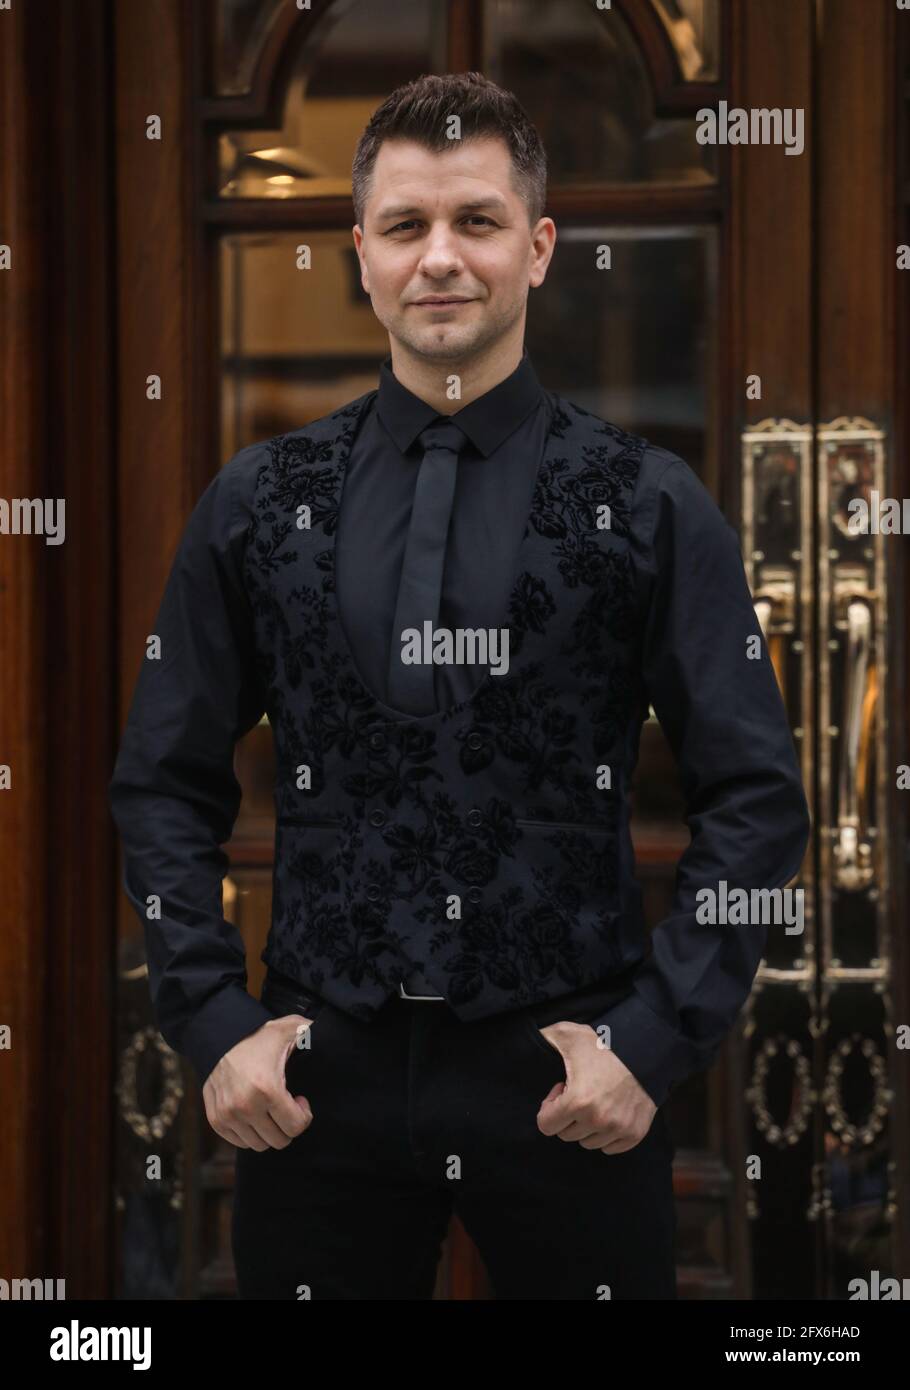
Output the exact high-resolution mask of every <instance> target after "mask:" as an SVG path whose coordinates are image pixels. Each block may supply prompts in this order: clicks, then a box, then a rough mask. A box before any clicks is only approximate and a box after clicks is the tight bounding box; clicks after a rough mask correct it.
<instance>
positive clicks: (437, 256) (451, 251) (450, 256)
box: [420, 222, 462, 280]
mask: <svg viewBox="0 0 910 1390" xmlns="http://www.w3.org/2000/svg"><path fill="white" fill-rule="evenodd" d="M461 266H462V259H461V252H460V250H459V249H458V242H457V239H456V236H455V233H454V232H453V230H452V228H451V227H450V226H449V225H448V224H447V223H446V222H437V223H434V225H433V226H432V227H431V228H430V231H429V234H428V236H427V240H426V242H425V243H424V247H423V253H422V255H421V257H420V269H421V270H422V271H423V272H424V274H425V275H426V276H427V278H428V279H430V280H442V279H444V278H445V276H447V275H450V274H451V273H452V271H453V270H458V269H460V268H461Z"/></svg>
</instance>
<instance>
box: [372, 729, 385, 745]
mask: <svg viewBox="0 0 910 1390" xmlns="http://www.w3.org/2000/svg"><path fill="white" fill-rule="evenodd" d="M370 747H371V748H385V734H384V733H382V732H381V731H380V730H379V729H376V730H375V732H374V733H372V734H370Z"/></svg>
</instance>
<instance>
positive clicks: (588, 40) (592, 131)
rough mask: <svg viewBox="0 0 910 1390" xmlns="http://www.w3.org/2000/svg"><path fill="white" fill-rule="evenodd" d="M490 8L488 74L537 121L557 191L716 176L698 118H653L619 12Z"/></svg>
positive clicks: (513, 4)
mask: <svg viewBox="0 0 910 1390" xmlns="http://www.w3.org/2000/svg"><path fill="white" fill-rule="evenodd" d="M484 14H485V34H484V71H485V72H486V73H487V75H488V76H489V77H491V78H492V79H493V80H494V81H495V82H498V83H500V85H501V86H503V87H507V88H508V89H510V90H511V91H513V92H514V93H515V95H516V96H517V97H518V99H519V101H520V102H521V103H522V105H523V106H524V108H525V110H526V111H527V113H528V115H529V116H530V118H531V120H532V121H533V122H534V123H535V125H536V126H537V129H538V131H539V132H540V137H541V139H542V140H543V142H544V145H545V146H546V150H547V157H548V165H549V181H550V185H551V187H553V186H558V185H562V184H569V183H579V182H594V181H609V182H611V183H653V182H658V181H660V182H664V183H666V182H672V183H677V184H678V183H685V184H691V183H708V182H711V181H712V180H713V179H714V178H715V165H716V155H715V149H714V146H712V145H699V144H698V142H697V140H696V138H695V117H694V115H692V116H686V117H684V118H673V119H660V120H658V119H657V118H656V117H655V115H654V100H653V94H652V90H651V82H650V78H649V76H648V73H647V70H646V68H645V64H644V60H643V58H642V54H641V52H640V49H639V46H638V43H637V41H636V39H635V37H634V35H633V34H632V33H631V31H630V29H629V27H628V25H627V24H626V22H625V21H624V19H623V18H622V16H621V15H620V13H619V11H618V10H614V9H609V10H599V9H597V8H596V7H595V6H593V5H588V4H579V3H578V0H500V3H498V4H488V5H487V6H486V8H485V11H484Z"/></svg>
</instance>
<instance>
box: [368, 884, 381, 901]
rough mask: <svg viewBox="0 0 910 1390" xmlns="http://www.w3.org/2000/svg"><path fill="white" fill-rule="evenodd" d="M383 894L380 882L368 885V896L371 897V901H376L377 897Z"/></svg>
mask: <svg viewBox="0 0 910 1390" xmlns="http://www.w3.org/2000/svg"><path fill="white" fill-rule="evenodd" d="M381 896H382V889H381V888H380V886H379V884H378V883H370V884H368V885H367V897H368V898H369V899H370V901H371V902H375V901H376V899H377V898H379V897H381Z"/></svg>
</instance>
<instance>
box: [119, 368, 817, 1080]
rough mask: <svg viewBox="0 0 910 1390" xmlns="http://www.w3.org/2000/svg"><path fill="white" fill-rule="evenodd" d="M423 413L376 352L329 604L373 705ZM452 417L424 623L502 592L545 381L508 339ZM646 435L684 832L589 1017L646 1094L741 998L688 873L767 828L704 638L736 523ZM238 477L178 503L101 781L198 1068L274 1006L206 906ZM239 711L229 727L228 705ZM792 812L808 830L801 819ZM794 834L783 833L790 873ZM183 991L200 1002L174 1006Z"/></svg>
mask: <svg viewBox="0 0 910 1390" xmlns="http://www.w3.org/2000/svg"><path fill="white" fill-rule="evenodd" d="M436 415H437V411H436V410H435V409H434V408H433V407H432V406H430V405H427V404H426V403H425V402H423V401H421V400H420V399H418V398H417V397H416V396H414V395H413V394H412V393H411V392H410V391H409V390H407V388H406V387H404V386H403V385H402V384H401V383H400V382H399V381H397V380H396V379H395V377H394V375H393V374H392V371H391V367H390V360H387V361H386V362H385V363H384V364H383V366H382V367H381V369H380V379H379V390H378V392H377V394H376V396H375V398H374V400H373V401H372V402H371V403H370V405H369V406H368V407H367V409H366V414H365V418H364V421H363V423H362V426H361V429H360V431H359V433H358V436H357V438H356V439H355V441H354V444H353V448H352V452H351V455H350V459H349V462H348V467H347V474H346V481H345V485H344V489H343V496H342V505H341V511H340V517H339V529H338V536H337V561H336V563H337V594H338V600H339V611H340V614H341V619H342V623H343V626H344V629H345V633H346V636H347V639H348V642H349V645H350V647H351V650H352V652H353V655H354V657H355V659H356V662H357V666H358V669H359V672H360V675H361V679H362V680H363V682H364V684H365V685H366V686H367V688H368V689H369V690H370V691H372V693H373V694H374V696H376V697H377V698H378V699H380V700H382V701H383V702H384V703H385V696H386V693H387V676H388V668H389V654H390V643H391V641H392V631H391V629H392V620H393V615H394V611H395V605H396V595H397V591H398V584H399V580H400V576H401V566H402V559H403V555H404V549H405V541H406V537H407V526H408V519H409V515H410V507H411V499H412V496H413V487H414V482H415V479H416V476H417V467H418V464H419V460H420V457H421V450H420V447H419V445H417V447H416V448H415V444H416V441H417V436H418V435H419V434H420V432H421V430H422V429H424V428H425V427H426V426H427V425H429V424H430V423H431V422H432V421H433V420H434V419H435V417H436ZM452 419H453V420H455V421H456V422H457V423H458V425H459V427H460V428H461V429H462V430H463V431H464V433H465V435H466V436H467V439H468V441H469V442H468V445H467V446H466V447H465V449H464V450H463V452H462V454H461V456H460V457H459V459H458V477H457V484H456V492H455V498H454V503H453V515H452V523H451V529H450V533H449V538H448V549H447V554H446V560H445V569H444V580H443V591H442V596H441V610H440V625H444V626H446V627H448V628H452V629H454V628H459V627H470V628H483V627H486V628H490V627H495V626H496V625H497V624H499V623H500V622H501V621H502V617H503V614H504V613H505V612H506V609H507V600H508V588H509V583H510V580H511V579H513V578H514V568H515V563H516V552H517V547H518V545H519V543H520V541H521V538H522V534H523V532H524V528H525V525H526V523H527V520H528V513H529V508H530V503H531V493H532V490H533V486H534V480H535V476H536V472H537V468H538V464H539V462H540V458H541V454H542V449H543V446H544V439H545V434H546V429H547V420H548V405H547V400H546V396H545V395H544V393H542V391H541V388H540V385H539V383H538V381H537V378H536V375H535V373H534V370H533V367H532V365H531V362H530V360H529V358H528V355H527V352H525V353H524V356H523V358H522V361H521V363H520V365H519V366H518V367H517V368H516V370H515V371H514V372H513V373H512V374H511V375H510V376H509V377H508V378H507V379H506V380H504V381H503V382H501V383H500V384H499V385H497V386H496V387H494V388H493V389H492V390H491V391H490V392H488V393H487V394H486V395H485V396H483V397H482V398H480V399H479V400H476V401H473V402H472V403H471V404H469V405H468V406H466V407H464V408H463V409H462V410H459V411H457V412H455V414H453V416H452ZM652 447H653V446H652ZM658 452H659V453H662V454H664V456H665V459H666V466H665V467H664V469H663V472H662V474H661V476H660V481H659V484H658V491H657V497H656V502H655V498H654V495H653V494H652V495H651V496H650V497H649V500H648V503H647V505H633V507H632V512H631V518H630V528H631V542H632V543H631V546H630V551H629V553H630V556H631V558H632V563H633V565H634V566H635V567H636V568H637V569H638V570H639V577H640V579H641V581H642V583H645V584H647V585H649V586H650V587H651V592H652V601H651V609H650V618H649V621H648V624H647V629H646V631H645V632H644V634H643V675H644V677H645V681H646V685H647V689H648V691H649V694H650V696H651V700H652V703H653V705H654V709H655V711H656V713H657V715H658V718H659V719H660V721H661V724H662V726H663V728H664V730H665V732H666V733H667V736H668V738H669V741H670V743H671V745H672V747H673V750H674V753H675V754H676V756H677V759H678V762H679V766H680V774H681V779H682V785H683V790H684V793H685V796H686V801H687V808H688V811H687V819H688V821H689V825H690V828H691V830H692V836H693V838H692V843H691V845H690V846H689V848H688V849H687V850H686V852H685V854H684V855H683V856H682V859H681V861H680V865H679V870H678V874H677V895H676V900H675V902H674V907H673V909H672V910H671V913H670V915H669V917H668V918H667V919H666V921H665V922H662V923H659V924H658V925H657V926H656V927H655V929H654V931H653V932H652V945H653V951H652V955H651V956H650V957H649V958H648V959H647V960H646V961H644V962H643V963H642V965H641V967H640V969H639V971H638V974H637V975H636V978H635V991H634V992H633V994H632V995H631V996H630V997H629V998H628V999H623V1000H622V1001H621V1002H620V1003H619V1004H618V1006H616V1007H615V1008H613V1009H611V1010H610V1011H609V1012H608V1014H607V1015H606V1016H605V1019H604V1020H603V1021H606V1022H609V1023H610V1024H611V1029H612V1034H613V1040H614V1041H613V1046H614V1051H615V1052H616V1054H617V1055H618V1056H619V1057H620V1059H621V1060H623V1061H624V1062H626V1065H628V1066H629V1069H630V1070H631V1071H632V1072H633V1074H636V1066H639V1069H640V1072H641V1074H642V1075H644V1074H645V1073H646V1074H647V1076H648V1079H649V1081H648V1085H649V1093H650V1094H651V1095H652V1097H653V1098H654V1099H655V1100H656V1101H657V1103H658V1104H659V1103H660V1102H661V1101H662V1100H663V1098H664V1097H665V1095H666V1092H667V1089H668V1087H669V1084H670V1082H671V1079H672V1078H673V1077H674V1076H675V1075H678V1074H679V1073H680V1070H683V1071H685V1068H683V1069H681V1068H680V1067H679V1065H678V1063H679V1059H680V1056H681V1055H683V1054H684V1055H685V1056H686V1057H687V1058H690V1057H693V1056H697V1057H698V1058H700V1059H701V1062H702V1064H705V1063H706V1062H707V1061H709V1060H710V1059H711V1058H712V1057H713V1055H714V1054H715V1053H716V1051H717V1049H718V1048H719V1047H720V1045H721V1043H722V1042H723V1040H724V1037H725V1035H726V1032H727V1031H728V1029H729V1021H730V1019H731V1017H733V1016H735V1013H736V1009H737V1007H738V1005H737V1003H736V1002H734V1003H733V1004H732V1006H731V1000H733V1001H741V999H742V998H743V997H744V995H745V994H746V993H747V992H748V987H749V984H750V983H751V978H752V971H751V970H750V968H749V965H748V962H747V961H744V960H743V958H742V957H741V956H740V955H739V954H738V952H737V947H736V944H735V936H734V935H733V934H731V933H727V935H726V938H725V943H724V945H723V946H722V947H721V946H720V945H719V942H718V937H717V935H715V934H712V933H710V932H706V931H705V930H704V928H698V927H696V926H695V922H694V914H693V912H692V910H691V906H690V905H689V904H690V903H691V894H692V886H693V884H695V883H697V882H699V881H702V882H704V881H708V880H710V879H711V878H712V876H713V877H714V879H715V880H716V879H718V878H722V877H724V868H725V865H726V864H728V863H732V864H736V865H739V864H742V863H745V862H748V861H749V857H750V854H751V852H752V849H753V847H754V846H755V845H756V843H760V842H761V840H762V837H763V836H764V835H766V834H767V835H769V836H770V835H771V831H772V829H773V827H774V824H775V818H776V816H777V815H778V808H777V806H776V804H775V802H774V798H773V797H772V796H765V795H759V794H757V793H756V791H755V788H754V787H753V786H752V785H750V779H749V778H744V779H741V780H738V779H737V778H736V777H735V776H732V777H731V776H730V775H729V765H730V764H729V757H730V756H731V752H732V750H735V749H736V748H737V747H742V746H743V745H744V744H745V745H746V746H748V742H749V740H750V738H751V737H752V733H751V732H750V726H749V725H750V708H752V707H751V706H750V694H749V680H750V672H749V663H748V662H745V661H743V660H741V659H740V658H739V654H738V653H737V654H736V655H735V656H734V655H733V654H730V655H728V654H726V653H723V652H719V650H718V649H719V646H722V645H723V644H719V643H718V641H717V634H718V632H719V631H722V630H723V627H724V623H725V620H726V621H729V622H730V623H731V624H734V625H738V626H739V627H742V625H743V622H744V610H745V608H747V607H748V606H749V598H748V591H747V589H746V586H745V580H744V576H743V569H742V561H741V557H740V551H739V543H738V538H737V536H736V533H735V532H734V531H733V528H732V527H730V526H729V525H721V524H720V521H719V516H718V513H717V508H716V506H715V504H714V502H713V500H712V499H711V498H710V496H709V494H708V493H707V492H706V491H705V489H704V488H703V487H702V485H701V484H700V483H699V482H698V480H697V478H695V476H694V474H693V473H692V472H691V470H690V469H689V468H688V467H687V466H686V465H685V463H683V462H682V461H681V460H679V459H677V458H676V457H675V456H674V455H672V454H669V453H667V452H666V451H658ZM254 487H255V470H254V469H252V468H249V467H246V468H243V469H241V468H238V467H236V466H231V465H228V466H226V467H225V468H223V469H222V470H221V471H220V473H219V474H218V475H216V477H215V478H214V479H213V480H212V482H211V483H210V484H209V486H208V487H207V488H206V490H205V492H204V493H203V495H202V497H201V498H200V499H199V501H198V502H197V504H196V506H195V508H194V509H193V512H192V514H191V516H190V518H189V520H188V522H187V526H186V529H185V532H184V534H183V537H182V538H181V541H180V545H179V547H178V551H177V554H176V557H175V559H174V562H173V566H172V569H171V573H170V576H169V578H168V582H167V586H166V589H165V593H164V596H163V598H162V602H161V605H160V608H159V612H158V616H157V619H156V622H155V627H154V631H155V633H157V634H158V635H159V637H160V638H161V643H162V651H163V654H164V663H163V664H162V663H158V666H159V669H158V670H157V671H156V673H155V676H154V678H153V677H152V676H151V675H150V671H149V667H150V666H151V665H152V663H150V662H148V661H143V663H142V668H141V670H140V674H139V678H138V681H137V685H136V690H135V694H134V697H133V702H132V706H131V709H130V713H129V719H128V722H127V726H126V729H125V731H124V735H123V739H122V742H121V747H120V752H119V755H118V759H117V764H116V767H115V770H114V775H113V777H112V779H111V783H110V802H111V807H112V810H113V813H114V817H115V820H116V822H117V825H118V828H119V831H120V835H121V840H122V843H123V849H124V880H123V882H124V888H125V890H126V892H127V895H128V897H129V898H130V900H131V902H132V903H133V906H134V907H135V909H136V911H137V913H138V915H139V917H140V920H141V921H142V922H143V923H144V925H145V927H146V943H147V950H148V953H149V958H150V961H152V960H154V962H155V967H154V970H152V969H151V967H150V973H151V974H152V976H153V977H154V978H156V979H157V981H158V985H157V993H156V998H155V1008H156V1018H157V1021H158V1026H159V1028H160V1029H161V1031H162V1033H163V1034H164V1036H165V1037H166V1039H167V1041H168V1042H169V1043H170V1044H171V1046H172V1047H174V1048H175V1050H176V1051H178V1052H181V1053H184V1054H185V1055H187V1056H188V1057H190V1059H191V1060H192V1061H193V1063H194V1065H195V1066H196V1069H197V1072H198V1074H199V1075H200V1078H201V1079H204V1077H205V1076H206V1075H207V1073H208V1071H209V1070H210V1068H211V1066H212V1065H214V1063H215V1062H216V1061H217V1060H218V1058H219V1057H221V1056H222V1055H223V1054H224V1053H225V1052H226V1051H227V1050H229V1049H230V1047H232V1046H234V1045H235V1044H236V1043H237V1042H239V1041H240V1040H241V1039H242V1038H243V1037H245V1036H247V1035H248V1034H249V1033H251V1032H252V1031H254V1030H255V1029H256V1028H258V1027H260V1026H261V1025H262V1024H263V1023H264V1022H265V1021H266V1020H267V1019H268V1018H269V1017H271V1015H270V1014H269V1013H268V1011H267V1010H265V1008H264V1007H263V1005H262V1004H261V1003H260V1002H259V1001H258V1000H255V999H253V998H252V996H251V995H250V994H249V993H248V992H247V991H246V989H245V984H246V973H245V969H244V963H243V947H242V942H241V940H240V937H239V933H237V932H236V931H235V930H234V929H233V928H232V927H230V924H227V923H225V921H224V919H223V915H222V904H221V884H222V878H223V875H224V873H225V872H226V870H227V867H228V862H227V857H226V855H225V854H224V852H223V851H222V850H221V849H220V845H221V843H222V842H224V841H225V840H227V839H228V838H229V837H230V833H231V830H232V827H233V824H234V821H235V819H236V816H237V813H238V810H239V806H240V788H239V785H238V783H237V781H236V778H235V776H234V772H233V762H232V761H231V765H230V766H229V765H227V761H226V758H225V755H224V754H223V753H220V752H218V753H216V751H215V750H216V749H217V750H221V749H223V748H225V747H227V746H230V742H231V738H233V737H239V736H241V735H242V734H243V733H245V732H246V731H247V730H248V729H250V728H251V727H252V726H253V725H254V724H255V723H256V722H257V720H258V719H259V718H260V716H261V715H262V713H263V711H264V709H265V693H264V691H263V690H262V689H261V687H260V685H259V683H258V681H257V678H256V674H255V671H256V664H255V661H254V650H255V644H254V629H253V619H252V613H251V609H250V603H249V598H248V595H247V593H246V590H245V586H244V581H243V567H242V560H243V554H244V545H245V543H246V537H247V530H248V526H249V520H250V516H251V508H252V499H253V493H254ZM482 674H483V670H482V669H480V670H478V669H477V668H476V667H474V666H470V665H461V666H460V665H457V664H448V665H440V666H439V667H437V668H436V687H435V688H436V697H437V708H439V709H442V708H447V707H449V706H451V705H452V704H453V703H455V702H456V701H458V700H460V699H463V698H465V697H466V696H469V695H470V694H471V693H472V691H473V690H474V688H475V687H476V686H477V685H478V684H479V682H480V679H481V678H482ZM225 691H228V692H230V699H228V697H226V696H225V695H224V694H223V692H225ZM238 708H239V710H240V711H241V718H240V720H239V723H238V721H237V720H236V718H235V716H234V715H233V714H232V713H231V714H229V711H234V710H236V709H238ZM229 718H230V720H231V727H230V730H229V729H228V727H227V724H228V720H229ZM229 734H230V737H228V735H229ZM788 775H789V774H788ZM791 810H792V807H791V806H790V805H789V804H788V813H789V812H790V811H791ZM805 829H806V838H807V836H808V816H807V815H806V818H805ZM771 838H773V836H772V837H771ZM805 843H806V839H805V838H804V840H803V842H802V844H801V845H799V846H794V864H793V866H792V869H791V872H795V870H796V868H797V867H798V864H799V859H800V857H801V855H802V853H803V851H804V849H805ZM628 872H630V873H631V866H629V867H628ZM731 880H732V875H731ZM784 881H786V880H784ZM767 886H768V887H773V886H781V885H780V884H778V885H773V884H768V885H767ZM152 894H154V895H156V896H157V897H158V898H160V900H161V902H162V903H163V904H166V911H165V913H164V915H163V916H161V917H160V918H158V917H152V918H148V917H147V915H146V914H147V910H148V907H147V902H148V898H149V896H150V895H152ZM727 942H729V944H727ZM201 998H204V999H205V1001H206V1002H205V1004H204V1005H202V1006H200V1005H199V1004H198V1003H193V1002H192V1001H198V1000H199V999H201ZM428 1007H435V1006H428ZM620 1039H621V1040H622V1044H621V1045H620V1043H619V1042H618V1041H617V1040H620ZM674 1053H675V1054H676V1055H675V1056H674Z"/></svg>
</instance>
